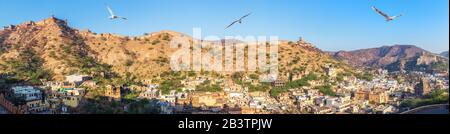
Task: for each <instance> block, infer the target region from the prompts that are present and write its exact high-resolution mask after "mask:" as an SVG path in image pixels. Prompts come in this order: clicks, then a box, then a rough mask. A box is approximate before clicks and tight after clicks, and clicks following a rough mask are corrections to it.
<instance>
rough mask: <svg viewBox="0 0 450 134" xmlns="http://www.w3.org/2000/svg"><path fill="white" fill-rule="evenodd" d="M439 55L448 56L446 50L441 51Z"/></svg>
mask: <svg viewBox="0 0 450 134" xmlns="http://www.w3.org/2000/svg"><path fill="white" fill-rule="evenodd" d="M440 55H441V56H444V57H447V58H448V51H445V52H442V53H441V54H440Z"/></svg>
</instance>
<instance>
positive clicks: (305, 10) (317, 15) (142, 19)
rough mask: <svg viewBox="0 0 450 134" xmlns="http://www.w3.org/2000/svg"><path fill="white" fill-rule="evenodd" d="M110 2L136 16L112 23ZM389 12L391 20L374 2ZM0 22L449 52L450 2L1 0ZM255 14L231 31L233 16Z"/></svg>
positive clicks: (121, 12)
mask: <svg viewBox="0 0 450 134" xmlns="http://www.w3.org/2000/svg"><path fill="white" fill-rule="evenodd" d="M105 4H108V5H110V6H111V7H112V8H113V10H115V12H116V14H118V15H121V16H125V17H128V18H129V21H111V20H109V19H108V18H107V17H108V13H107V10H106V7H105ZM372 5H373V6H376V7H377V8H379V9H380V10H382V11H384V12H386V13H388V14H389V15H397V14H403V16H402V17H401V18H399V19H398V20H396V21H393V22H390V23H387V22H385V20H384V18H382V17H381V16H379V15H378V14H376V13H375V12H374V11H373V10H372V9H371V8H370V6H372ZM0 12H1V13H0V25H1V26H5V25H9V24H19V23H22V22H24V21H27V20H34V21H38V20H41V19H45V18H47V17H49V16H50V15H51V14H54V15H56V16H57V17H58V18H61V19H68V20H69V25H71V26H72V27H75V28H79V29H85V28H89V29H90V30H92V31H94V32H97V33H118V34H122V35H130V36H136V35H142V34H143V33H147V32H156V31H160V30H174V31H178V32H182V33H186V34H190V35H191V34H192V28H194V27H199V28H202V34H203V35H204V36H205V35H217V36H220V37H223V36H236V35H241V36H260V35H263V36H271V35H274V36H279V38H281V39H286V40H297V39H298V38H299V37H300V36H302V37H303V38H305V39H306V40H307V41H309V42H312V43H314V44H315V45H316V46H317V47H319V48H321V49H323V50H326V51H336V50H354V49H360V48H370V47H379V46H383V45H394V44H412V45H417V46H419V47H422V48H424V49H426V50H429V51H432V52H442V51H447V50H448V49H449V1H448V0H2V1H1V4H0ZM248 12H253V14H252V15H251V16H250V17H248V18H247V19H246V20H244V21H245V22H244V23H243V24H239V25H235V26H234V27H232V28H230V29H228V30H224V27H225V26H226V25H228V24H229V23H231V22H232V21H233V20H234V19H236V18H239V17H240V16H242V15H245V14H246V13H248Z"/></svg>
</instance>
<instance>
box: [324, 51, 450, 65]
mask: <svg viewBox="0 0 450 134" xmlns="http://www.w3.org/2000/svg"><path fill="white" fill-rule="evenodd" d="M332 55H333V56H334V57H335V58H337V59H339V60H342V61H344V62H346V63H348V64H350V65H353V66H355V67H371V68H378V67H381V68H386V69H389V70H391V71H400V70H405V71H408V70H425V71H444V70H448V69H447V68H448V60H445V58H442V57H441V56H438V55H436V54H433V53H430V52H428V51H426V50H423V49H421V48H419V47H416V46H413V45H394V46H383V47H379V48H370V49H361V50H355V51H339V52H336V53H333V54H332Z"/></svg>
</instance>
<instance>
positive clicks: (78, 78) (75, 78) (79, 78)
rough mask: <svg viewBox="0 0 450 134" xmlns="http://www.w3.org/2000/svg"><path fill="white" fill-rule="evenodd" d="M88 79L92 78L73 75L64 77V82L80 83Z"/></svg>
mask: <svg viewBox="0 0 450 134" xmlns="http://www.w3.org/2000/svg"><path fill="white" fill-rule="evenodd" d="M90 79H92V78H91V77H90V76H87V75H79V74H74V75H69V76H66V81H67V82H71V83H81V82H83V81H87V80H90Z"/></svg>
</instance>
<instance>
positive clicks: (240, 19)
mask: <svg viewBox="0 0 450 134" xmlns="http://www.w3.org/2000/svg"><path fill="white" fill-rule="evenodd" d="M250 14H252V13H249V14H247V15H244V16H242V17H241V18H239V19H238V20H236V21H234V22H233V23H231V24H230V25H228V26H227V27H226V28H225V29H227V28H230V27H231V26H233V25H234V24H236V23H238V22H239V24H241V23H242V20H243V19H244V18H245V17H248V16H250Z"/></svg>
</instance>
